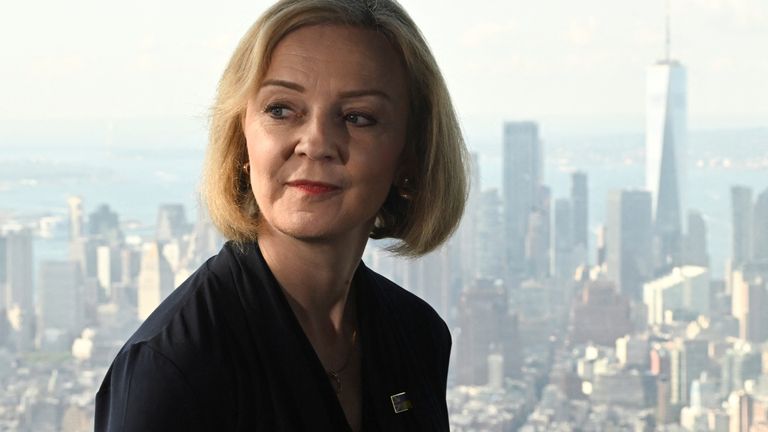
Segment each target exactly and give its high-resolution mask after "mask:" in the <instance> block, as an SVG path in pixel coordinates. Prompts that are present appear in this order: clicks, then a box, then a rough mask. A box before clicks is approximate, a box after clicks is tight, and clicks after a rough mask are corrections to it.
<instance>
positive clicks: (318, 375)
mask: <svg viewBox="0 0 768 432" xmlns="http://www.w3.org/2000/svg"><path fill="white" fill-rule="evenodd" d="M253 248H254V249H255V252H256V254H255V255H256V256H257V257H258V260H259V264H260V266H261V267H262V268H263V270H264V276H266V278H267V279H268V280H264V281H263V282H265V283H264V285H266V288H267V289H269V290H270V291H271V293H272V294H273V296H274V297H275V298H276V299H277V300H278V303H279V304H280V310H281V312H282V315H284V316H286V317H287V321H288V322H289V323H288V325H289V326H290V330H291V333H293V334H294V336H295V337H296V338H297V341H298V343H299V345H300V350H301V351H302V352H303V353H304V357H305V360H306V361H307V363H308V366H309V368H310V369H311V371H310V373H311V374H312V377H313V379H315V380H317V382H322V383H323V384H321V385H320V387H321V389H322V390H321V392H322V395H321V396H322V397H324V398H326V399H332V400H333V402H332V403H331V405H332V406H333V407H334V408H333V411H334V413H333V417H335V418H336V419H337V420H338V421H341V422H342V423H343V424H344V425H345V426H346V430H347V431H349V432H352V427H351V426H350V425H349V422H348V421H347V417H346V414H345V413H344V408H343V407H342V406H341V401H339V398H338V397H337V395H336V392H335V390H334V389H333V386H332V385H331V382H330V380H329V379H328V375H327V372H326V370H325V367H323V364H322V362H321V361H320V357H319V356H318V355H317V352H316V351H315V348H314V347H313V346H312V343H311V342H310V340H309V338H308V337H307V335H306V333H304V329H303V328H302V327H301V323H300V322H299V319H298V318H297V317H296V314H295V313H294V312H293V309H292V308H291V305H290V303H289V302H288V298H287V296H286V293H285V292H284V290H283V288H282V287H281V286H280V283H279V282H278V281H277V278H275V275H274V274H273V273H272V270H271V269H270V268H269V266H268V265H267V262H266V260H265V259H264V256H263V255H262V253H261V250H260V248H259V246H258V244H257V243H255V242H254V243H253ZM363 268H365V265H364V264H363V263H362V261H361V262H360V263H359V264H358V267H357V269H355V273H354V275H353V277H352V283H351V284H350V290H355V292H354V293H352V294H351V295H353V299H354V301H355V309H356V311H355V314H356V315H357V316H356V320H357V323H358V329H357V338H358V341H359V344H360V398H361V404H360V407H361V408H360V409H361V412H360V414H361V422H360V424H361V426H362V427H361V429H363V430H366V431H367V430H368V428H367V427H366V425H367V423H368V421H367V420H369V419H368V417H369V416H370V414H371V412H370V403H369V402H368V401H367V399H368V398H367V397H366V396H367V392H368V383H367V381H368V380H367V379H366V375H367V371H368V365H367V362H366V357H367V356H366V355H365V351H366V350H365V347H366V345H367V342H368V341H367V332H366V330H365V328H364V327H365V326H364V325H363V322H362V321H361V318H362V317H363V316H365V314H361V307H362V306H363V304H362V303H364V302H363V301H362V299H361V297H362V295H364V294H363V293H362V292H361V291H362V290H363V288H362V287H361V286H360V285H361V284H360V278H361V276H362V275H361V274H360V273H361V271H362V269H363Z"/></svg>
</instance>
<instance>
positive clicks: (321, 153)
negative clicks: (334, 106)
mask: <svg viewBox="0 0 768 432" xmlns="http://www.w3.org/2000/svg"><path fill="white" fill-rule="evenodd" d="M337 123H339V124H337ZM341 126H343V125H342V124H341V120H339V119H334V118H333V117H332V116H330V115H327V114H322V113H317V114H314V115H309V116H308V117H307V119H306V122H305V123H304V127H303V128H301V136H300V137H299V141H298V143H297V144H296V148H295V149H294V152H295V153H297V154H299V155H303V156H306V157H308V158H310V159H312V160H317V161H333V160H340V159H341V156H342V154H341V145H342V132H343V131H342V127H341Z"/></svg>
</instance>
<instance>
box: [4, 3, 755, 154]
mask: <svg viewBox="0 0 768 432" xmlns="http://www.w3.org/2000/svg"><path fill="white" fill-rule="evenodd" d="M268 4H269V2H267V1H259V2H247V3H246V2H233V3H232V4H231V6H230V7H229V8H227V9H226V10H218V9H212V8H213V6H211V5H208V6H203V5H201V4H185V5H184V7H183V8H182V7H181V5H180V4H176V3H173V2H167V3H163V4H162V5H155V4H152V5H151V6H150V5H149V4H148V3H147V4H144V3H136V4H132V5H131V6H126V7H124V8H123V9H120V10H116V9H114V8H112V7H110V6H108V5H100V4H96V3H90V2H88V1H86V0H80V1H78V2H75V3H68V4H67V5H61V4H58V3H55V2H50V3H45V6H46V7H45V10H46V11H48V13H46V14H41V13H39V12H38V11H39V6H32V5H27V4H23V3H21V4H16V5H14V8H13V9H12V10H11V13H9V14H5V20H4V21H3V22H2V25H0V40H2V41H3V42H2V44H3V51H4V52H7V53H8V55H7V56H6V57H4V59H2V60H0V70H2V71H3V72H2V75H3V78H4V79H3V80H0V93H3V94H5V95H7V97H6V98H4V101H3V102H2V103H0V119H3V120H25V119H26V120H43V119H47V118H54V119H56V118H64V119H71V120H76V119H107V120H108V119H118V120H119V119H126V118H143V117H146V118H168V117H181V118H195V119H198V120H200V121H202V122H204V119H205V117H206V114H207V111H208V108H209V105H210V102H211V100H212V95H213V92H214V90H215V87H216V81H217V80H218V78H219V74H220V72H221V71H222V70H223V68H224V65H225V63H226V60H227V58H228V56H229V55H230V54H231V52H232V50H233V49H234V46H235V44H236V42H237V38H238V36H239V35H240V34H241V33H242V31H244V30H245V29H246V28H247V27H248V26H249V25H250V24H251V22H252V20H253V19H254V18H255V16H256V15H257V14H258V12H259V11H261V10H262V9H264V8H265V7H266V6H267V5H268ZM403 5H404V7H405V8H406V9H407V10H408V11H409V12H410V13H411V15H412V16H413V18H414V19H415V21H416V22H417V23H419V24H420V26H421V28H422V30H423V32H424V34H425V36H426V38H427V40H428V42H429V43H430V45H431V46H432V47H433V49H434V51H435V56H436V58H437V59H438V62H439V63H440V65H441V67H442V69H443V73H444V74H445V76H446V80H447V81H448V84H449V89H450V90H451V91H452V95H453V98H454V101H455V104H456V107H457V111H458V112H459V115H460V117H461V118H462V122H463V126H464V129H465V132H466V134H467V137H468V142H469V144H470V146H471V147H474V148H476V149H477V150H479V151H482V150H483V148H484V147H486V146H489V145H492V143H493V142H496V137H499V136H500V133H501V132H500V131H499V130H498V129H497V128H496V127H495V125H498V124H499V123H501V122H502V121H504V120H513V119H520V120H526V119H536V120H537V121H539V122H541V123H542V124H544V125H547V129H548V130H550V131H551V134H553V135H555V136H559V135H562V134H567V133H584V132H590V131H598V132H602V131H607V132H616V131H633V130H634V131H639V130H642V129H643V118H644V113H643V112H644V104H643V90H642V84H643V82H644V69H645V66H646V65H648V64H650V63H651V62H653V61H654V60H656V59H658V58H660V57H663V55H664V51H665V42H664V40H665V37H664V29H665V2H664V0H655V1H653V2H650V3H648V2H645V3H642V4H620V3H615V4H614V3H604V2H599V1H598V0H590V1H588V2H580V3H579V4H578V5H575V4H571V3H569V2H564V1H561V0H549V1H548V2H547V3H546V4H542V3H536V4H535V5H534V4H528V3H524V2H518V3H515V2H511V3H510V2H503V1H500V0H496V1H491V2H488V3H487V4H484V7H483V8H465V7H451V8H444V7H441V14H439V15H438V14H434V13H433V11H434V9H435V7H436V6H437V4H436V2H434V1H415V0H406V1H403ZM147 10H151V11H152V13H147ZM181 10H183V11H184V19H183V20H178V19H177V16H178V14H179V13H180V11H181ZM670 15H671V23H672V25H671V29H672V30H671V32H672V41H673V42H672V48H671V55H672V57H673V58H674V57H679V58H684V59H685V61H686V64H687V65H688V67H689V68H690V70H693V71H695V73H694V74H691V76H690V77H689V94H690V96H691V111H690V125H691V128H692V129H707V128H718V127H743V126H758V125H760V124H761V123H762V119H765V118H768V88H767V87H766V86H764V85H762V77H763V76H765V75H768V60H765V57H764V56H760V55H756V54H757V52H758V51H759V49H758V48H759V47H760V46H768V25H766V24H767V23H768V5H766V4H765V3H764V2H761V1H760V0H677V1H674V0H673V1H671V3H670ZM61 17H66V19H60V18H61ZM95 35H98V37H94V36H95ZM11 41H13V42H11ZM40 101H45V103H44V104H41V103H40ZM41 107H45V108H44V109H41ZM0 145H2V143H0Z"/></svg>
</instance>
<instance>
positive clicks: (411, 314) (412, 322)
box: [365, 267, 451, 346]
mask: <svg viewBox="0 0 768 432" xmlns="http://www.w3.org/2000/svg"><path fill="white" fill-rule="evenodd" d="M365 272H366V273H367V277H368V278H370V281H372V282H373V283H372V284H369V287H368V289H371V290H372V291H373V292H372V293H371V295H372V296H374V297H375V298H376V300H377V301H378V303H379V305H378V306H379V307H380V308H381V312H382V313H383V314H385V315H386V316H389V317H390V322H392V323H393V324H395V325H397V326H399V327H402V328H404V329H406V331H408V332H411V333H416V334H422V335H423V336H424V337H428V338H437V340H436V341H435V342H439V343H444V344H448V345H449V346H450V344H451V335H450V332H449V330H448V326H447V325H446V323H445V321H444V320H443V319H442V318H441V317H440V315H439V314H438V313H437V312H436V311H435V309H434V308H433V307H432V306H431V305H430V304H429V303H427V302H426V301H425V300H424V299H422V298H421V297H419V296H417V295H416V294H414V293H412V292H410V291H408V290H407V289H405V288H403V287H402V286H400V285H398V284H397V283H395V282H393V281H391V280H390V279H388V278H386V277H384V276H382V275H380V274H378V273H376V272H375V271H373V270H371V269H369V268H367V267H366V268H365Z"/></svg>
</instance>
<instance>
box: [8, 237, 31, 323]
mask: <svg viewBox="0 0 768 432" xmlns="http://www.w3.org/2000/svg"><path fill="white" fill-rule="evenodd" d="M32 268H33V255H32V232H31V231H29V230H28V229H22V230H18V231H10V232H8V233H6V235H5V274H6V292H5V305H6V307H7V308H13V307H18V308H20V309H21V310H22V311H23V312H24V313H26V314H30V316H34V310H35V303H34V295H33V282H32Z"/></svg>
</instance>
